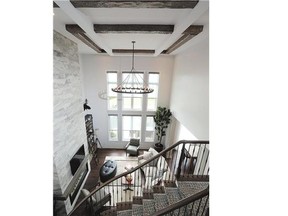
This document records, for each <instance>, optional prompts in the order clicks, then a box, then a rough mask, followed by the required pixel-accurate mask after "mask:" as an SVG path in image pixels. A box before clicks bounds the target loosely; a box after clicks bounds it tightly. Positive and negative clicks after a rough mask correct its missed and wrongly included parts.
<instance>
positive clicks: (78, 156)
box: [70, 144, 85, 175]
mask: <svg viewBox="0 0 288 216" xmlns="http://www.w3.org/2000/svg"><path fill="white" fill-rule="evenodd" d="M84 158H85V150H84V144H83V145H82V146H81V147H80V148H79V149H78V151H77V152H76V153H75V155H74V156H73V157H72V159H71V160H70V168H71V173H72V175H74V174H75V173H76V171H77V170H78V168H79V166H80V164H81V163H82V161H83V160H84Z"/></svg>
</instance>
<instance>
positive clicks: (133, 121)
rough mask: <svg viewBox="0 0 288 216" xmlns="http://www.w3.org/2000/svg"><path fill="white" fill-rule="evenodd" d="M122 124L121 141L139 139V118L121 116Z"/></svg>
mask: <svg viewBox="0 0 288 216" xmlns="http://www.w3.org/2000/svg"><path fill="white" fill-rule="evenodd" d="M122 122H123V135H122V140H123V141H128V140H130V138H136V139H140V138H141V116H122Z"/></svg>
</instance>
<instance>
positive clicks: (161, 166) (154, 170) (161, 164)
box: [138, 148, 175, 189]
mask: <svg viewBox="0 0 288 216" xmlns="http://www.w3.org/2000/svg"><path fill="white" fill-rule="evenodd" d="M157 154H158V152H157V151H156V150H155V149H154V148H149V150H148V151H144V153H143V154H142V155H139V156H138V164H139V165H140V164H142V163H144V162H146V161H147V160H149V159H151V158H152V157H154V156H155V155H157ZM141 169H142V171H143V174H144V176H145V186H144V188H145V189H151V188H152V187H153V186H154V185H159V184H160V183H161V182H163V180H171V179H174V180H175V177H174V175H172V174H171V172H170V168H169V166H168V164H167V161H166V160H165V158H164V157H163V156H162V155H161V156H160V157H159V158H157V159H155V160H153V161H151V162H150V163H148V164H147V165H145V166H143V167H142V168H141Z"/></svg>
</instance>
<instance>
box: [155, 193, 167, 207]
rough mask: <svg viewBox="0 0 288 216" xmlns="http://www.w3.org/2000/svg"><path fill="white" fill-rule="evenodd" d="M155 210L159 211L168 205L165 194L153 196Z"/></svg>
mask: <svg viewBox="0 0 288 216" xmlns="http://www.w3.org/2000/svg"><path fill="white" fill-rule="evenodd" d="M154 200H155V209H156V211H159V210H161V209H163V208H165V207H167V206H168V205H169V203H168V200H167V196H166V194H154Z"/></svg>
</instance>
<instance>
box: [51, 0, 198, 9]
mask: <svg viewBox="0 0 288 216" xmlns="http://www.w3.org/2000/svg"><path fill="white" fill-rule="evenodd" d="M70 2H71V4H72V5H73V6H74V7H75V8H171V9H186V8H191V9H192V8H194V7H195V6H196V5H197V3H198V2H199V0H186V1H183V0H182V1H181V0H166V1H165V0H164V1H163V0H162V1H151V0H140V1H138V0H130V1H125V0H102V1H97V0H70ZM53 7H54V8H57V7H58V5H57V4H56V3H55V2H53Z"/></svg>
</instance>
